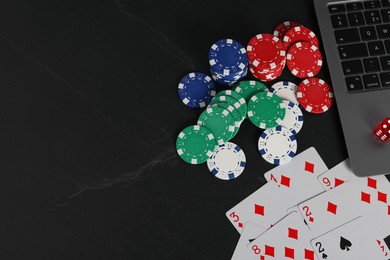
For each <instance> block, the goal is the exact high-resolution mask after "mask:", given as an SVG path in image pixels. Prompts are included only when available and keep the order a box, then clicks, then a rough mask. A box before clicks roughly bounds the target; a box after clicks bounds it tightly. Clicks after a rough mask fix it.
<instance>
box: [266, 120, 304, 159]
mask: <svg viewBox="0 0 390 260" xmlns="http://www.w3.org/2000/svg"><path fill="white" fill-rule="evenodd" d="M258 148H259V153H260V155H261V156H262V157H263V158H264V160H266V161H267V162H269V163H272V164H277V165H278V164H285V163H287V162H289V161H290V160H291V159H292V158H293V157H294V156H295V154H296V151H297V141H296V139H295V135H294V134H293V133H291V131H290V130H288V129H286V128H284V127H282V126H277V127H275V128H271V129H267V130H265V131H264V132H263V133H262V134H261V136H260V138H259V142H258Z"/></svg>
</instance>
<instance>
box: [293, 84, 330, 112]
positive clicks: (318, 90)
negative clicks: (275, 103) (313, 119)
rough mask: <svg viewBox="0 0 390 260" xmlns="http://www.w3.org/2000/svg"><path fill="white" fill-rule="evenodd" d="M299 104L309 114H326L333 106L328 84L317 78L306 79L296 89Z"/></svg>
mask: <svg viewBox="0 0 390 260" xmlns="http://www.w3.org/2000/svg"><path fill="white" fill-rule="evenodd" d="M297 98H298V102H299V104H301V106H302V107H303V108H304V109H305V110H306V111H307V112H310V113H313V114H320V113H324V112H326V111H327V110H328V109H329V108H330V107H331V106H332V104H333V92H332V90H331V88H330V87H329V85H328V83H326V82H325V81H324V80H322V79H319V78H308V79H305V80H304V81H302V83H301V84H299V86H298V89H297Z"/></svg>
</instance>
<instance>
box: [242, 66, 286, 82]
mask: <svg viewBox="0 0 390 260" xmlns="http://www.w3.org/2000/svg"><path fill="white" fill-rule="evenodd" d="M283 68H284V67H282V68H281V69H279V70H277V71H274V72H272V73H260V72H257V71H254V70H253V69H252V68H250V69H249V70H250V72H251V73H252V75H253V76H254V77H255V78H256V79H258V80H261V81H265V82H268V81H272V80H274V79H276V78H278V77H280V75H281V74H282V73H283Z"/></svg>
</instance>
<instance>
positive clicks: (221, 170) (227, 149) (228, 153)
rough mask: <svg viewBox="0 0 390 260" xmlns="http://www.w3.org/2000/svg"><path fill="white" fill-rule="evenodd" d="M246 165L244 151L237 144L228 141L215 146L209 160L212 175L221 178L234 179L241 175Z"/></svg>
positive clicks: (208, 164)
mask: <svg viewBox="0 0 390 260" xmlns="http://www.w3.org/2000/svg"><path fill="white" fill-rule="evenodd" d="M245 165H246V157H245V153H244V151H243V150H242V149H241V148H240V147H239V146H238V145H236V144H234V143H231V142H227V143H225V144H223V145H220V146H218V147H216V148H215V150H214V153H213V154H212V155H211V156H210V158H209V159H208V160H207V166H208V168H209V171H210V172H211V174H212V175H214V176H215V177H217V178H218V179H221V180H232V179H235V178H237V177H238V176H240V175H241V173H242V172H243V171H244V169H245Z"/></svg>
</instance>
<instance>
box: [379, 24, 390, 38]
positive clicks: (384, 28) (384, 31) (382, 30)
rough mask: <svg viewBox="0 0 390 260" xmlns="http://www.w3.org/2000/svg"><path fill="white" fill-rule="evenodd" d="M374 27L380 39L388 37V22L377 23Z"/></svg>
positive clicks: (389, 28) (389, 29)
mask: <svg viewBox="0 0 390 260" xmlns="http://www.w3.org/2000/svg"><path fill="white" fill-rule="evenodd" d="M376 29H377V31H378V36H379V38H380V39H386V38H390V24H383V25H378V26H377V27H376Z"/></svg>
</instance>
